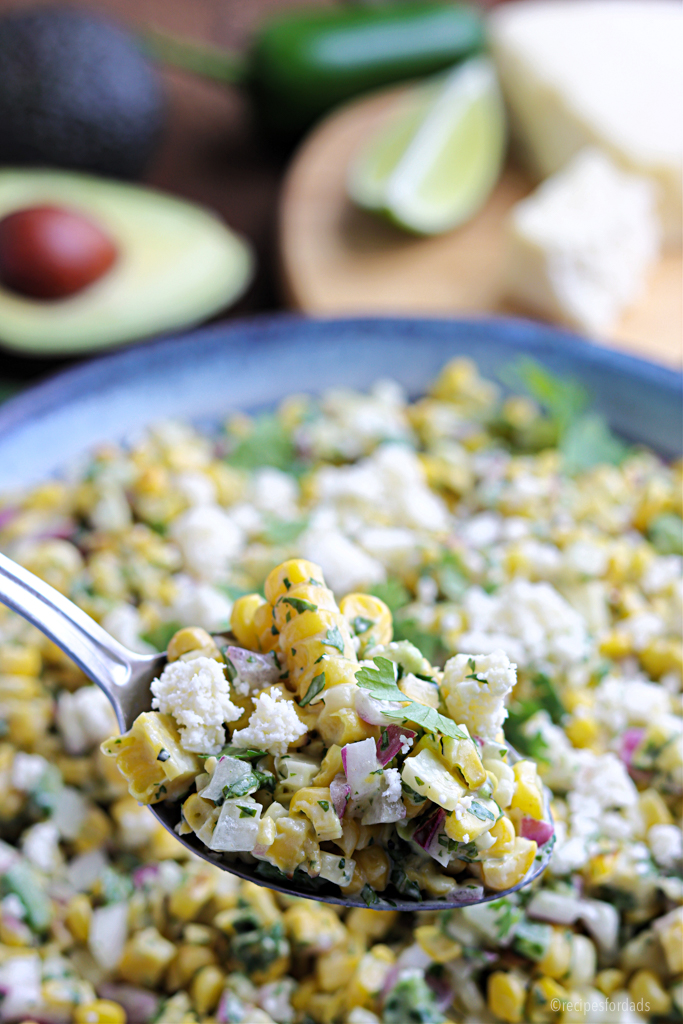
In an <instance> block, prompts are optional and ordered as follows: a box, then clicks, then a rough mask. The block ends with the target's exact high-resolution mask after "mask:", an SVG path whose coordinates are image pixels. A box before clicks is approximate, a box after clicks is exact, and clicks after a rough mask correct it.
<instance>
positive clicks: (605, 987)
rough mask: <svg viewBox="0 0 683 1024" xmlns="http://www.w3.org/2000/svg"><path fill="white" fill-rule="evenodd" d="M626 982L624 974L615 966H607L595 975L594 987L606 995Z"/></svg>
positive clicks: (609, 994)
mask: <svg viewBox="0 0 683 1024" xmlns="http://www.w3.org/2000/svg"><path fill="white" fill-rule="evenodd" d="M625 984H626V975H625V974H624V972H623V971H620V970H618V969H617V968H616V967H608V968H607V969H606V970H604V971H600V972H599V974H597V975H596V976H595V987H596V988H597V989H599V990H600V991H601V992H603V993H604V994H605V995H606V996H611V995H612V993H613V992H616V991H618V990H619V989H622V988H623V987H624V985H625Z"/></svg>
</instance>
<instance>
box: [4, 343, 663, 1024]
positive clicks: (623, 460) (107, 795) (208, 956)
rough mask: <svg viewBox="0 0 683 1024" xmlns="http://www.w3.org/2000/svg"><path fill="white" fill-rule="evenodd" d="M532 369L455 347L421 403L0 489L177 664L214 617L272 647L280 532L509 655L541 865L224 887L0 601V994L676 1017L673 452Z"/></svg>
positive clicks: (106, 724)
mask: <svg viewBox="0 0 683 1024" xmlns="http://www.w3.org/2000/svg"><path fill="white" fill-rule="evenodd" d="M526 383H527V385H530V387H531V391H532V394H533V395H534V396H535V397H532V398H530V397H527V396H524V397H515V396H513V397H502V396H501V395H500V394H499V392H498V389H497V387H496V386H495V385H493V384H492V383H490V382H487V381H484V380H482V379H481V378H480V377H479V376H478V374H477V372H476V368H475V367H474V366H473V365H472V364H470V363H468V362H467V361H463V360H458V361H456V362H455V363H452V364H450V365H448V366H447V367H446V368H445V369H444V370H443V372H442V374H441V375H440V377H439V379H438V380H437V381H436V382H435V384H434V386H433V388H432V389H431V390H430V392H429V394H428V395H427V396H425V397H424V398H422V399H420V400H418V401H416V402H413V403H410V402H408V401H407V399H406V397H405V395H403V393H402V392H401V390H400V389H399V388H398V387H397V386H396V385H395V384H393V383H391V382H387V381H384V382H380V383H378V384H377V385H376V386H375V387H374V388H373V389H372V390H371V391H370V393H369V394H359V393H353V392H346V391H336V392H330V393H327V394H325V395H323V396H322V398H320V399H313V398H309V397H308V396H293V397H292V398H290V399H288V400H287V401H286V402H285V403H283V405H282V406H281V407H280V408H279V409H278V410H277V412H276V413H274V414H272V415H267V416H261V417H257V418H250V417H247V416H239V417H233V418H232V419H231V420H230V421H229V423H228V424H226V427H225V430H224V431H223V432H222V433H221V434H220V436H218V437H214V436H208V435H205V434H202V433H199V432H197V431H195V430H193V429H192V428H190V427H189V426H186V425H183V424H178V423H165V424H161V425H158V426H156V427H153V428H151V429H150V430H149V431H148V432H147V433H146V434H145V435H144V436H143V437H142V438H141V439H139V440H138V441H136V442H135V443H133V444H132V445H131V446H130V447H127V448H125V449H123V448H116V447H113V446H110V447H106V448H102V449H101V450H99V451H98V452H96V453H95V454H94V455H93V456H92V457H91V458H90V459H89V460H88V461H87V463H85V464H84V465H82V466H80V467H74V468H72V469H71V470H70V471H69V472H68V473H67V474H66V475H65V476H64V477H63V478H62V479H58V480H57V479H56V480H50V481H48V482H46V483H45V484H43V485H42V486H40V487H36V488H33V489H32V490H31V491H29V492H26V493H17V494H9V495H5V496H4V497H3V499H2V501H1V502H0V547H1V548H2V550H3V551H5V552H7V553H8V554H9V555H10V556H11V557H13V558H15V559H17V560H18V561H19V562H21V563H22V564H23V565H25V566H26V567H27V568H29V569H31V570H32V571H34V572H36V573H37V574H38V575H40V576H42V577H43V578H44V579H46V580H47V581H48V582H49V583H51V584H52V585H53V586H56V587H57V588H58V589H59V590H60V591H62V592H63V593H65V594H67V595H68V596H70V597H71V598H72V599H74V600H75V601H76V602H77V603H78V604H79V605H81V607H83V608H84V609H85V610H86V611H87V612H88V613H89V614H90V615H92V616H93V617H94V618H96V619H97V620H98V621H99V622H101V623H102V624H103V625H104V627H105V628H106V629H108V630H109V632H111V633H112V634H113V635H115V636H116V637H117V638H118V639H120V640H121V641H122V642H123V643H125V644H126V645H127V646H129V647H131V648H133V649H136V650H140V651H153V650H164V649H166V647H167V646H168V644H169V641H170V639H171V638H172V637H175V655H176V657H175V660H174V661H173V662H172V664H176V663H179V664H182V663H183V657H184V656H186V655H187V654H188V653H189V652H192V651H197V650H201V648H202V647H204V650H203V652H202V654H201V656H202V657H204V658H206V660H207V662H211V661H217V659H216V658H215V651H214V647H213V646H212V644H213V643H214V641H213V640H212V637H213V636H217V635H225V634H226V632H227V630H228V629H229V626H230V623H231V622H232V631H233V633H234V636H235V638H236V645H238V646H240V647H247V648H249V649H251V650H252V651H254V653H258V654H259V655H260V656H262V657H266V656H267V655H268V653H269V652H268V651H265V652H264V651H263V647H262V641H261V640H260V637H261V635H262V630H261V624H260V623H259V621H258V620H257V614H258V609H259V608H261V607H263V605H264V604H265V603H266V602H267V598H268V595H267V594H264V593H262V592H261V586H262V584H263V581H264V580H265V579H266V577H267V576H268V574H269V573H270V572H271V571H272V570H273V569H274V568H275V567H276V566H278V565H279V564H281V563H282V562H284V561H285V560H288V559H300V558H304V559H306V560H308V561H310V562H312V563H314V564H315V565H317V566H319V567H321V569H322V571H323V573H324V579H325V581H326V584H327V587H329V588H330V590H331V591H332V593H333V594H334V595H335V600H336V601H337V602H338V607H339V614H340V615H342V617H343V618H345V619H347V620H348V617H350V618H351V621H353V620H354V619H366V618H367V619H368V620H370V619H372V618H373V615H370V614H367V615H366V614H364V607H365V606H364V605H363V603H362V601H363V600H369V598H373V599H376V600H377V601H382V602H383V603H384V604H385V605H386V606H387V607H388V608H389V609H390V611H391V613H392V617H393V628H394V640H393V641H392V642H393V643H399V644H404V643H410V644H412V645H413V646H415V647H417V648H418V650H419V651H420V653H421V655H422V656H423V657H424V658H426V660H427V662H428V663H429V665H430V666H433V667H436V668H437V669H438V671H439V672H440V671H441V666H445V665H446V664H447V662H449V661H450V660H452V659H455V658H457V657H458V656H461V657H462V656H464V657H465V658H467V657H471V656H473V655H476V657H477V658H481V657H488V658H490V657H492V656H493V654H494V652H496V651H503V652H505V655H506V657H507V658H508V659H509V661H510V662H511V663H515V664H516V665H517V682H516V685H515V688H514V691H513V693H512V695H511V697H510V698H509V705H508V710H509V715H508V717H507V718H506V719H505V720H504V722H503V728H504V731H505V734H506V736H507V738H508V739H509V740H510V742H511V743H512V744H513V745H514V746H515V747H516V748H517V749H518V750H519V751H520V753H521V754H522V755H523V757H524V758H525V760H527V761H533V762H535V763H536V764H537V765H538V770H539V774H540V776H541V778H542V780H543V782H544V783H545V784H546V785H547V786H548V787H549V788H550V790H551V791H552V793H553V803H552V812H553V817H554V820H555V829H556V844H555V848H554V851H553V857H552V860H551V864H550V867H549V869H548V870H547V871H546V873H545V875H544V876H543V878H542V880H540V881H539V882H536V883H534V884H533V885H532V886H530V887H529V888H528V889H525V890H523V891H522V892H521V893H515V894H513V895H511V896H507V897H504V898H502V899H499V900H496V901H494V902H493V903H488V904H482V905H478V906H472V907H469V908H463V909H459V910H452V911H448V910H444V911H440V912H429V913H425V912H423V913H419V912H416V913H412V914H405V915H396V914H393V913H392V912H382V913H378V912H377V911H373V910H372V909H371V908H368V909H359V908H354V909H352V910H350V911H344V912H342V911H337V910H335V909H332V908H330V907H328V906H325V905H322V904H316V903H314V902H311V901H309V900H301V899H294V898H289V897H283V896H281V895H279V894H276V893H272V892H270V891H269V890H267V889H264V888H260V887H256V886H253V885H251V884H249V883H243V882H239V881H237V880H236V879H235V878H234V877H233V876H230V875H228V874H226V873H223V872H220V871H219V870H218V869H217V868H215V867H213V866H212V865H209V864H206V863H205V862H199V861H198V860H196V859H194V858H193V857H192V856H191V855H188V853H187V851H186V850H185V849H184V848H183V847H182V846H181V845H180V844H179V843H177V842H176V841H175V840H174V839H173V837H172V836H170V835H168V834H167V833H165V832H164V831H163V830H162V829H161V827H160V826H158V825H157V823H156V821H155V819H154V818H153V817H152V816H151V815H149V813H148V811H147V810H146V809H145V808H144V807H141V806H140V805H139V803H138V801H137V800H136V799H135V798H133V797H131V796H130V794H129V793H128V790H127V785H126V782H125V780H124V778H123V777H122V775H121V774H120V772H119V771H118V769H117V768H116V764H115V760H114V759H113V758H109V757H107V756H105V755H104V754H102V752H101V751H100V750H99V745H100V743H101V742H102V741H104V740H106V739H107V738H108V737H110V736H112V735H113V733H114V732H115V723H114V721H113V718H112V715H111V711H110V709H109V706H108V704H107V702H106V700H105V699H104V698H103V697H102V696H101V694H100V692H99V691H98V690H97V689H96V688H95V687H93V686H92V685H90V684H89V683H88V681H87V680H86V679H85V678H83V677H82V675H81V674H80V673H79V672H78V671H77V670H76V668H75V667H74V666H73V665H72V664H71V663H70V662H69V661H68V660H67V659H65V658H64V657H63V656H62V655H61V654H60V652H59V651H58V650H57V649H56V648H54V647H53V646H52V645H51V644H49V643H48V642H47V641H45V639H44V638H43V637H42V636H41V635H40V634H39V633H38V632H37V631H36V630H34V629H33V628H32V627H30V626H28V625H27V624H26V623H25V622H24V621H23V620H20V619H19V618H17V617H16V616H14V615H12V614H10V613H9V612H8V611H6V610H4V609H2V608H0V722H1V723H2V737H1V738H0V771H1V772H2V773H3V785H2V786H1V787H0V823H1V828H2V833H1V834H2V839H3V842H2V846H0V885H1V897H0V991H1V992H2V993H3V999H2V1001H0V1019H2V1020H7V1021H22V1020H27V1021H29V1020H35V1021H39V1022H40V1021H43V1020H49V1021H56V1022H60V1021H64V1022H65V1024H66V1022H67V1021H71V1020H73V1021H76V1022H84V1021H95V1022H96V1021H102V1022H106V1021H110V1022H117V1021H118V1022H123V1021H125V1020H128V1021H131V1022H133V1021H153V1020H159V1021H163V1022H173V1021H219V1022H226V1021H242V1022H244V1024H258V1022H266V1024H267V1022H268V1021H271V1022H276V1024H289V1022H298V1024H310V1022H311V1021H313V1022H316V1024H318V1022H320V1024H336V1022H340V1024H342V1022H343V1024H375V1022H378V1021H384V1022H387V1024H405V1022H408V1021H425V1022H429V1021H435V1022H444V1021H453V1022H477V1024H486V1022H488V1021H510V1022H515V1021H531V1022H537V1021H538V1022H545V1021H559V1022H562V1024H565V1022H566V1024H569V1022H571V1021H576V1020H584V1021H587V1022H589V1024H593V1022H597V1021H622V1022H624V1024H626V1022H631V1024H633V1022H637V1021H640V1020H650V1019H655V1020H669V1019H670V1020H675V1019H678V1018H679V1017H680V1014H681V1012H682V1009H683V991H682V988H683V986H682V981H681V971H682V967H683V909H682V906H681V904H682V903H683V883H682V881H681V832H680V828H679V823H680V819H681V796H682V793H683V777H682V776H683V764H682V757H683V749H682V743H681V731H682V719H681V668H682V655H681V466H680V465H679V464H677V465H674V466H667V465H665V464H663V463H662V462H661V461H660V460H659V459H658V458H657V457H656V456H655V455H653V454H652V453H651V452H648V451H644V450H642V449H626V448H625V447H624V446H623V445H622V444H621V443H620V442H619V441H618V440H617V439H615V438H613V437H612V436H611V435H610V434H609V432H608V431H607V430H606V428H605V426H604V424H602V423H601V422H600V421H599V419H598V418H597V417H595V415H594V414H592V413H590V412H586V411H585V409H583V408H581V402H582V399H581V396H580V394H579V393H578V389H576V388H575V387H574V386H573V385H571V384H570V382H558V381H555V380H554V379H552V378H550V377H549V376H548V375H545V374H543V372H542V371H541V370H540V368H537V367H536V368H532V367H526ZM290 582H291V581H290ZM254 595H256V596H254ZM344 595H354V601H358V602H359V606H358V607H357V609H356V608H354V607H353V605H352V604H351V602H350V604H349V616H348V617H347V614H346V608H345V607H344V606H343V598H344ZM357 595H365V598H361V597H359V596H357ZM268 603H269V602H268ZM271 607H272V606H271ZM373 607H374V608H375V609H376V610H377V609H380V610H381V606H379V605H373ZM263 614H264V613H261V615H263ZM334 614H337V613H336V612H335V613H334ZM285 618H286V615H285ZM378 621H380V619H379V615H378ZM362 625H363V624H362V623H358V627H359V629H357V630H355V631H354V635H353V636H352V637H351V639H352V641H353V638H354V636H355V637H356V639H358V640H359V641H362V640H363V636H362V633H363V631H362V629H360V627H362ZM188 628H189V634H188V632H186V630H188ZM181 630H183V633H181V632H180V631H181ZM198 630H204V631H205V633H206V634H207V636H208V640H207V638H206V636H204V634H202V633H200V634H199V639H201V641H202V643H201V644H199V646H198V644H197V640H198V635H197V631H198ZM340 632H341V625H340ZM366 639H369V638H366ZM374 640H376V642H377V643H376V645H377V646H379V645H383V646H386V637H385V636H378V637H375V638H374ZM294 646H296V645H294ZM369 651H372V648H369ZM365 653H366V650H365V649H362V650H361V648H360V642H359V652H358V653H357V654H356V657H359V656H360V658H361V660H368V659H364V655H365ZM185 661H186V662H187V661H189V663H190V664H191V663H192V658H190V659H187V658H186V657H185ZM373 665H374V663H373ZM298 667H300V668H301V669H302V671H303V672H305V671H307V670H308V662H304V661H303V660H302V662H301V665H300V666H298ZM464 667H465V671H464V672H463V673H462V674H463V675H464V676H467V675H468V674H473V675H477V674H479V673H478V672H477V671H475V672H473V673H470V672H469V671H467V669H468V666H467V662H465V666H464ZM476 667H477V663H476V661H475V670H476ZM288 668H289V666H288ZM375 669H376V666H375ZM368 670H369V671H373V670H374V669H370V667H369V666H368ZM290 671H291V669H290ZM206 673H207V678H206V681H205V684H204V685H205V688H206V691H207V692H210V693H212V694H213V693H214V690H215V689H216V687H217V679H216V677H215V676H214V675H212V673H211V670H210V669H206ZM413 674H414V673H413ZM421 674H425V675H428V674H429V673H421ZM236 678H239V674H236ZM418 681H420V682H426V681H424V680H419V678H418ZM469 682H471V683H475V684H476V680H469ZM459 683H460V680H459V679H456V680H454V686H453V693H452V695H451V698H452V706H453V711H452V714H453V716H454V718H455V720H456V721H457V720H458V715H459V714H460V710H461V706H462V704H463V700H462V698H463V693H462V691H460V690H458V689H457V685H458V684H459ZM274 685H275V684H274ZM426 685H429V683H426ZM233 691H234V688H233ZM233 691H230V692H229V693H228V699H229V701H230V703H231V704H232V705H233V706H234V708H235V709H237V710H239V708H240V701H244V699H245V698H246V697H249V699H250V695H248V694H239V693H237V692H233ZM304 696H305V694H304ZM465 696H466V692H465ZM224 698H225V694H223V695H221V694H220V693H219V694H218V696H217V697H216V699H219V703H220V702H221V701H223V700H224ZM160 699H164V700H170V699H171V698H170V696H169V693H168V692H167V693H166V694H165V695H164V694H162V695H161V698H160ZM286 699H287V698H286V696H285V695H284V694H283V695H282V697H281V698H280V699H279V700H278V701H277V702H278V703H280V702H281V701H283V700H286ZM411 699H412V697H411ZM288 703H294V702H292V701H288ZM306 706H307V705H304V708H303V709H301V710H302V712H305V710H306ZM471 706H472V708H473V713H474V712H476V713H477V714H481V716H485V714H486V707H485V705H483V704H482V705H480V706H478V707H476V708H475V707H474V705H471ZM221 707H224V708H225V709H227V704H221ZM252 708H253V705H252ZM227 710H228V717H226V719H225V722H227V723H228V725H229V727H234V729H235V730H239V729H243V728H247V727H248V720H247V721H246V722H240V721H239V719H238V718H232V719H230V715H231V714H234V712H230V710H229V709H227ZM159 713H160V714H169V712H163V711H160V712H159ZM170 717H171V718H173V716H172V715H170ZM174 721H175V719H174ZM179 724H182V725H183V729H184V730H186V731H191V730H192V729H196V728H197V727H198V723H197V722H194V721H192V720H191V719H190V718H187V719H186V721H185V722H184V723H179ZM199 725H200V726H201V727H202V728H207V729H214V730H215V731H216V735H217V736H218V738H220V737H219V735H218V730H219V728H224V725H223V723H219V724H218V725H216V724H215V722H213V720H211V721H206V722H201V723H199ZM179 731H180V730H179V729H178V732H179ZM473 731H476V730H473ZM214 739H215V740H216V742H218V739H217V738H216V737H214ZM354 742H355V741H354ZM181 749H182V748H181ZM186 753H187V752H186ZM193 756H196V755H193ZM408 759H409V758H408ZM485 760H486V759H483V760H482V763H483V766H484V769H485V770H487V771H488V770H490V769H489V768H488V767H487V764H486V763H485ZM164 763H167V762H164V761H161V762H160V764H161V765H162V766H163V764H164ZM205 774H210V772H206V773H205ZM492 774H494V773H493V772H492ZM513 774H514V773H513ZM192 777H193V778H194V777H196V776H194V775H193V776H192ZM147 781H149V782H151V783H152V784H153V783H154V778H152V777H150V778H149V779H148V780H147ZM281 781H285V782H286V780H279V781H278V782H277V783H276V785H279V784H280V782H281ZM497 781H498V784H499V785H500V781H499V780H497ZM515 781H519V780H515ZM142 783H143V784H146V783H145V779H142ZM162 784H163V783H162ZM302 813H303V817H304V818H305V819H306V820H309V819H308V818H307V817H306V815H305V812H302ZM507 817H511V815H510V814H508V815H507ZM511 820H513V823H514V815H513V816H512V819H511ZM325 842H328V840H323V842H322V845H321V849H322V847H324V844H325ZM329 842H334V841H333V840H330V841H329ZM371 848H372V847H370V849H371ZM323 852H324V850H323ZM361 852H363V851H361ZM425 863H426V864H428V862H425ZM418 884H419V886H420V888H421V889H426V888H427V879H426V878H424V879H420V880H419V882H418Z"/></svg>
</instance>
